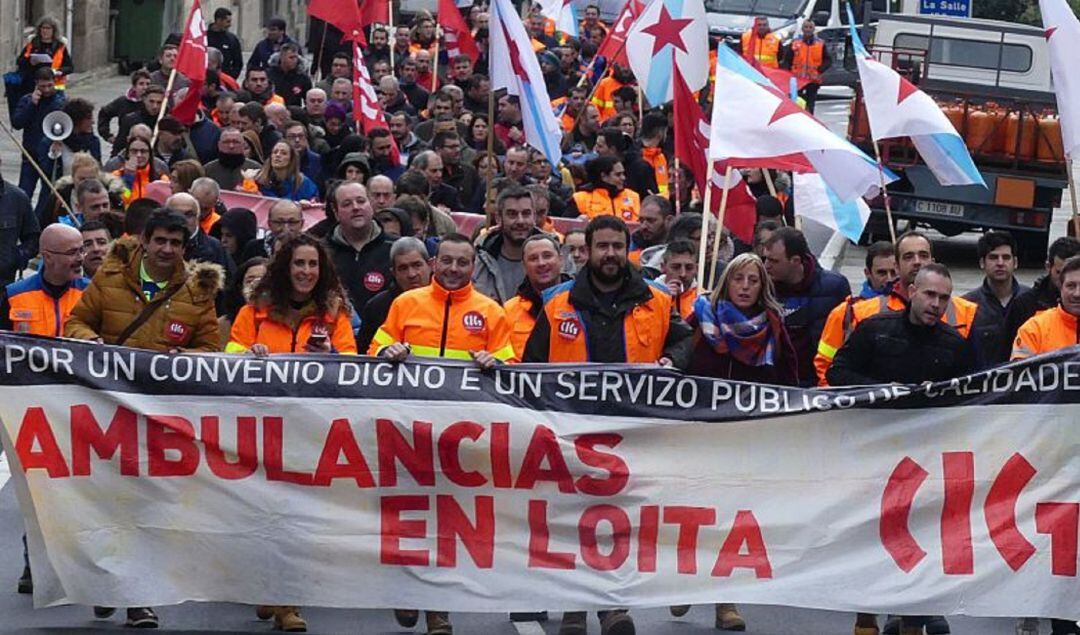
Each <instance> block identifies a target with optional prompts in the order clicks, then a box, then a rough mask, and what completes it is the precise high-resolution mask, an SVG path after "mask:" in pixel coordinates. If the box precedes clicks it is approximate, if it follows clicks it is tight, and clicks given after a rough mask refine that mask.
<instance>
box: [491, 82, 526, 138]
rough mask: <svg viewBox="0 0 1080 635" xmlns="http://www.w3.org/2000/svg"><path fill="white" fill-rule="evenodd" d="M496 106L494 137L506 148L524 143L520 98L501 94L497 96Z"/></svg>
mask: <svg viewBox="0 0 1080 635" xmlns="http://www.w3.org/2000/svg"><path fill="white" fill-rule="evenodd" d="M498 108H499V110H498V112H499V114H498V120H499V121H498V122H497V123H496V124H495V138H496V139H498V140H499V141H501V142H502V144H503V146H505V147H507V148H509V147H512V146H515V145H518V144H522V143H525V132H524V128H523V126H524V124H523V123H522V119H521V100H519V99H518V97H517V95H503V96H502V97H500V98H499V106H498Z"/></svg>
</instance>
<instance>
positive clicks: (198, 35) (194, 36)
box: [172, 0, 206, 126]
mask: <svg viewBox="0 0 1080 635" xmlns="http://www.w3.org/2000/svg"><path fill="white" fill-rule="evenodd" d="M176 72H177V73H180V74H181V75H183V76H184V77H187V78H188V80H189V82H190V84H189V85H188V88H187V94H186V95H185V96H184V98H183V99H182V100H180V101H179V102H177V104H176V105H175V106H173V109H172V115H173V117H176V118H177V119H178V120H179V121H180V123H182V124H184V125H185V126H190V125H191V124H192V123H194V122H195V117H196V115H197V114H198V112H199V106H200V105H201V104H202V87H203V84H205V83H206V22H205V21H204V20H203V15H202V3H200V2H199V0H195V2H194V3H193V4H192V5H191V11H190V12H189V13H188V19H187V23H186V24H185V26H184V37H183V38H182V39H181V40H180V50H179V53H178V54H177V56H176Z"/></svg>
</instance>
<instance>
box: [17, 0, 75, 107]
mask: <svg viewBox="0 0 1080 635" xmlns="http://www.w3.org/2000/svg"><path fill="white" fill-rule="evenodd" d="M15 64H16V67H17V68H18V73H19V75H20V76H21V77H22V93H21V94H20V97H21V96H22V95H25V94H28V93H30V92H32V91H33V90H34V70H35V69H37V68H38V67H40V66H51V67H52V69H53V75H55V76H56V90H64V89H65V88H66V80H65V77H66V76H67V75H68V74H70V73H71V72H72V71H73V70H74V69H75V65H74V64H72V63H71V54H70V53H69V52H68V48H67V46H66V45H65V44H64V43H63V42H62V41H60V27H59V26H58V25H57V24H56V20H53V19H52V18H48V17H46V18H42V19H41V21H40V22H38V25H37V31H36V32H35V33H34V37H33V38H32V39H31V40H30V41H29V42H28V43H27V44H26V46H25V47H23V50H22V53H20V54H19V57H18V59H16V60H15Z"/></svg>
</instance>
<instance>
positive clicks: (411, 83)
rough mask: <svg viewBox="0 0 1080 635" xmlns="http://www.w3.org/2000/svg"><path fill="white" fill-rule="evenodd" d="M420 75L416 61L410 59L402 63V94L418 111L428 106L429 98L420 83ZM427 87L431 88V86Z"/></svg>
mask: <svg viewBox="0 0 1080 635" xmlns="http://www.w3.org/2000/svg"><path fill="white" fill-rule="evenodd" d="M419 73H420V70H419V67H418V65H417V63H416V60H415V59H413V58H411V57H410V58H407V59H405V61H403V62H402V63H401V74H400V78H401V92H403V93H405V97H406V98H407V99H408V100H409V103H410V104H412V106H413V108H415V109H417V110H420V109H422V108H424V107H426V106H427V102H428V97H429V94H428V91H427V90H426V89H425V88H424V87H423V86H421V85H420V84H419V83H418V79H417V78H418V76H419ZM427 86H428V88H430V87H431V84H428V85H427Z"/></svg>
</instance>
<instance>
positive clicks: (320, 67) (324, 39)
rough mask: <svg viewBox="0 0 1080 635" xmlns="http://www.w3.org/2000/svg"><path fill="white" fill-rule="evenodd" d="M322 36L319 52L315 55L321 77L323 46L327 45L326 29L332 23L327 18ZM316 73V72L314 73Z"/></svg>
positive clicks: (316, 67) (316, 69) (320, 76)
mask: <svg viewBox="0 0 1080 635" xmlns="http://www.w3.org/2000/svg"><path fill="white" fill-rule="evenodd" d="M322 23H323V27H322V37H321V38H319V54H318V55H316V56H315V71H316V72H317V73H318V74H319V75H318V77H319V79H322V55H323V48H324V47H325V46H326V29H328V28H329V27H330V23H329V22H327V21H326V20H323V21H322ZM312 74H313V75H314V73H312Z"/></svg>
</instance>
